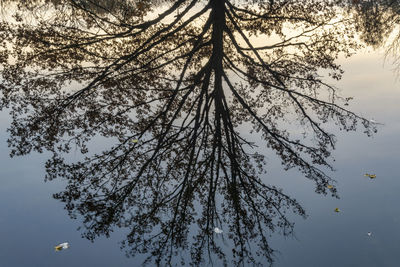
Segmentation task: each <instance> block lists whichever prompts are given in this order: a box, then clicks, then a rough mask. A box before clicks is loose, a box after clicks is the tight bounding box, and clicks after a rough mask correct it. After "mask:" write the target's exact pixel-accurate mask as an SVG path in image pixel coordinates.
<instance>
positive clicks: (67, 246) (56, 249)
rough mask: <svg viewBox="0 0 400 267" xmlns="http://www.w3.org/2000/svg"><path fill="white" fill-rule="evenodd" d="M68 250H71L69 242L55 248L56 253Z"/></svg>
mask: <svg viewBox="0 0 400 267" xmlns="http://www.w3.org/2000/svg"><path fill="white" fill-rule="evenodd" d="M67 248H69V244H68V243H67V242H65V243H61V244H59V245H57V246H55V247H54V249H55V251H60V250H63V249H67Z"/></svg>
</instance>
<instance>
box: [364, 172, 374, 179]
mask: <svg viewBox="0 0 400 267" xmlns="http://www.w3.org/2000/svg"><path fill="white" fill-rule="evenodd" d="M364 176H367V177H369V178H371V179H374V178H376V175H375V174H369V173H366V174H364Z"/></svg>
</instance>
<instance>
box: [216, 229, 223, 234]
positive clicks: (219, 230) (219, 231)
mask: <svg viewBox="0 0 400 267" xmlns="http://www.w3.org/2000/svg"><path fill="white" fill-rule="evenodd" d="M214 232H215V233H217V234H222V232H223V231H222V230H221V229H219V228H218V227H215V228H214Z"/></svg>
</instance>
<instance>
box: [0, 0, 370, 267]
mask: <svg viewBox="0 0 400 267" xmlns="http://www.w3.org/2000/svg"><path fill="white" fill-rule="evenodd" d="M5 2H7V1H5ZM45 2H46V3H45V4H43V5H42V4H41V5H39V4H38V2H29V3H20V4H19V5H18V7H17V8H15V12H14V13H13V14H12V15H13V19H8V20H7V21H5V20H4V21H3V22H2V23H1V24H0V27H1V37H2V38H3V39H4V40H5V41H4V42H3V44H2V52H1V62H2V63H3V64H2V75H1V78H2V80H3V82H2V85H1V91H2V101H1V107H2V108H5V107H10V108H11V114H12V116H13V121H12V125H11V127H10V129H9V131H10V139H9V145H10V146H11V147H12V151H11V155H13V156H14V155H24V154H27V153H30V152H31V151H32V150H34V151H39V152H42V151H44V150H48V151H51V152H52V153H53V156H52V158H51V159H49V160H48V162H47V163H46V168H47V179H49V180H51V179H54V178H57V177H62V178H65V179H66V180H67V181H68V186H67V188H66V189H65V190H64V191H63V192H60V193H58V194H55V198H57V199H60V200H61V201H63V202H65V203H66V208H67V210H68V211H69V212H70V215H71V217H73V218H76V217H78V216H79V217H82V218H83V220H84V236H85V237H87V238H89V239H91V240H93V239H94V238H95V237H96V236H99V235H107V236H108V235H109V234H110V232H111V231H112V230H113V229H114V228H115V227H124V228H129V229H130V233H129V234H128V235H127V238H126V240H125V241H124V242H123V247H124V248H125V250H126V251H127V254H128V255H132V256H134V255H136V254H137V253H144V254H147V255H149V258H148V261H154V262H155V263H157V264H158V265H172V264H173V263H174V262H176V260H177V259H176V258H175V256H178V255H179V253H180V252H182V251H187V250H188V249H189V251H190V254H191V259H192V265H195V266H197V265H199V264H200V263H203V262H204V261H205V255H208V259H209V260H212V259H213V258H214V259H215V256H213V255H216V257H218V258H219V259H220V260H221V261H222V262H223V263H224V265H228V262H227V258H228V259H233V263H234V264H235V265H244V264H245V263H253V264H261V262H262V258H264V259H267V261H268V262H269V263H272V262H273V249H272V248H271V247H270V245H269V242H268V240H269V235H270V233H271V232H272V231H275V230H276V229H280V231H281V232H282V233H283V234H285V235H287V234H291V233H292V230H293V224H292V223H291V222H290V221H289V220H288V219H287V217H286V212H287V211H290V210H291V211H293V212H295V213H298V214H299V215H301V216H305V211H304V210H303V208H302V207H301V206H300V205H299V204H298V203H297V201H296V200H295V199H293V198H291V197H290V196H288V195H286V194H284V193H283V192H282V190H280V189H278V188H276V187H274V186H271V185H268V181H267V180H263V179H261V178H260V177H261V174H262V173H263V172H264V171H265V168H264V166H265V158H264V155H262V154H259V153H256V152H255V151H256V150H255V145H254V143H252V142H251V140H248V139H246V138H244V137H243V135H242V134H241V133H240V132H239V131H238V127H239V126H243V125H247V126H248V127H251V128H252V129H249V132H250V131H254V133H255V136H261V139H262V140H263V141H264V142H263V146H264V145H265V146H266V147H268V148H269V149H271V150H273V151H275V152H276V154H277V155H278V156H279V157H280V159H281V162H282V164H283V165H284V167H285V168H286V169H289V168H293V167H296V168H298V169H299V170H301V171H302V172H303V173H304V175H305V177H307V178H308V179H311V180H312V181H314V182H315V185H316V192H317V193H322V194H326V193H327V192H329V191H330V193H331V194H332V195H333V196H337V193H336V188H335V187H331V186H330V187H329V188H328V187H327V186H328V185H329V184H332V182H333V180H332V178H330V177H329V176H328V175H326V173H325V172H323V171H322V169H320V168H321V167H320V166H322V167H327V168H328V169H329V168H332V167H331V165H330V164H329V162H328V159H329V157H330V151H331V150H332V149H333V148H334V145H335V138H334V136H333V135H332V134H331V133H329V132H327V131H326V130H325V129H324V124H326V123H332V122H334V123H335V124H336V125H337V126H338V127H339V128H340V129H343V130H346V131H349V130H355V129H356V125H357V124H358V123H362V125H363V127H364V129H365V132H366V133H367V134H368V135H369V134H371V133H372V132H373V131H374V130H375V128H374V125H372V123H371V122H370V121H368V120H366V119H364V118H361V117H359V116H358V115H357V114H355V113H353V112H351V111H349V110H347V109H346V108H345V107H343V104H345V102H346V99H345V98H342V97H340V96H339V95H338V94H337V92H336V89H335V88H334V87H333V86H331V85H329V84H328V83H327V82H326V81H324V80H323V79H322V77H321V76H320V75H319V71H320V70H323V69H324V70H327V71H328V73H329V75H330V77H332V78H334V79H340V77H341V74H342V71H341V69H340V66H339V65H337V64H336V63H335V60H336V58H337V57H338V55H339V54H340V53H343V54H345V55H350V54H351V53H352V52H354V50H355V49H356V48H357V44H356V42H355V41H354V40H353V39H352V38H351V36H353V34H354V31H355V29H354V27H353V26H354V24H353V23H352V22H351V21H350V20H348V19H338V18H337V14H338V12H337V11H338V8H340V6H342V4H341V2H340V1H318V0H307V1H273V0H270V1H252V2H251V3H249V2H248V1H234V0H231V1H228V0H213V1H200V0H191V1H187V0H186V1H185V0H178V1H162V2H160V3H159V5H158V6H157V7H154V6H153V5H152V1H145V0H142V1H117V2H118V3H119V4H112V3H113V2H115V1H104V0H103V1H92V0H58V1H45ZM260 40H262V43H261V44H258V43H259V42H260ZM287 123H291V124H293V125H296V126H297V127H300V128H303V129H304V132H305V135H304V136H303V137H302V136H299V135H298V134H296V133H294V132H290V131H289V130H288V128H287ZM256 133H258V134H259V135H257V134H256ZM94 137H104V138H107V139H111V140H114V141H115V145H113V146H112V147H109V148H107V147H104V150H103V151H102V152H100V153H96V154H95V153H90V151H89V149H88V143H90V141H91V140H92V139H93V138H94ZM74 147H76V148H79V149H80V151H81V153H82V154H83V155H86V156H85V157H84V158H83V159H82V160H79V161H74V162H71V161H69V160H68V159H67V158H68V154H69V153H70V152H71V150H73V148H74ZM195 225H196V226H197V227H196V228H193V226H195ZM215 227H219V228H222V229H223V230H224V234H223V236H224V237H225V238H227V240H229V242H230V243H232V247H233V248H232V249H231V250H226V249H224V248H223V246H221V240H220V239H219V237H218V235H217V234H216V233H215V232H214V231H213V230H214V228H215ZM193 229H195V230H193ZM254 251H256V253H254ZM182 260H184V259H182Z"/></svg>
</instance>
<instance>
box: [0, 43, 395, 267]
mask: <svg viewBox="0 0 400 267" xmlns="http://www.w3.org/2000/svg"><path fill="white" fill-rule="evenodd" d="M341 63H342V66H343V68H344V70H345V75H344V77H343V79H342V80H341V81H340V82H338V84H337V86H338V87H339V88H342V90H343V91H345V92H346V93H347V94H349V95H353V96H354V97H355V100H354V102H353V103H352V108H353V109H354V110H355V111H358V112H360V113H362V114H363V115H364V116H366V117H367V118H373V119H374V120H376V121H378V122H381V123H382V124H383V125H380V126H379V130H378V133H377V134H376V135H374V136H373V137H372V138H368V137H366V136H365V135H363V134H361V133H345V134H342V133H340V132H338V133H337V135H338V144H337V149H336V150H335V151H334V157H335V159H336V162H335V164H334V166H335V168H336V171H335V172H334V173H333V176H334V177H335V179H336V180H337V187H338V190H339V194H340V199H335V198H331V197H329V196H326V197H324V196H320V195H318V194H315V193H314V192H313V189H312V188H313V186H312V183H311V182H308V181H305V180H304V179H303V177H302V176H301V175H300V174H299V173H297V172H296V171H294V170H291V171H288V172H284V171H281V170H280V165H276V166H270V167H271V168H272V170H271V171H270V174H271V175H269V178H268V179H269V182H270V183H271V184H276V185H278V186H280V187H282V188H283V189H284V191H285V192H287V193H288V194H290V195H292V196H294V197H295V198H296V199H297V200H298V201H299V202H300V203H301V204H302V205H303V206H304V207H305V209H306V211H307V214H308V215H309V216H308V218H307V219H305V220H303V219H301V218H298V217H296V216H293V218H291V219H292V220H294V221H295V223H296V224H295V237H287V238H282V237H281V236H280V235H273V241H272V242H271V244H272V246H273V247H274V248H276V249H277V250H279V253H278V254H277V262H276V264H275V266H397V264H398V261H399V255H398V250H399V249H400V231H399V223H400V208H399V207H398V203H399V201H400V195H399V191H400V179H399V173H400V165H399V160H400V139H399V133H400V117H399V114H400V106H399V103H400V90H399V81H397V77H396V75H395V73H394V72H393V66H392V65H391V64H390V63H388V62H386V63H385V61H384V57H383V53H382V52H380V51H375V52H364V53H363V52H360V53H358V54H357V55H355V56H353V57H351V58H349V59H342V60H341ZM9 124H10V118H9V116H8V113H7V112H6V111H5V112H2V114H1V140H2V141H1V163H0V164H1V187H0V191H1V192H0V214H2V215H1V217H0V226H1V227H0V236H1V241H0V262H1V266H10V267H13V266H38V267H41V266H43V267H44V266H60V267H61V266H137V265H138V264H140V263H141V262H142V260H143V259H141V258H140V257H137V258H133V259H131V258H129V259H128V258H126V257H125V256H124V254H123V252H121V250H120V249H119V244H118V241H119V240H120V239H122V238H123V233H121V232H118V231H117V232H115V233H113V234H112V235H111V237H110V238H100V239H98V240H97V241H95V242H94V243H91V242H89V241H87V240H86V239H84V238H81V236H80V232H79V231H77V227H78V226H79V222H77V221H74V220H71V219H69V217H68V216H67V213H66V211H65V210H64V209H63V205H62V204H60V203H59V202H57V201H56V200H54V199H53V198H52V194H53V193H55V192H58V191H60V190H61V189H62V188H63V182H62V181H58V180H55V181H50V182H46V183H45V182H44V181H43V177H44V161H45V160H46V157H47V155H46V153H44V154H31V155H28V156H24V157H16V158H9V156H8V154H9V153H8V152H9V148H8V147H7V142H6V139H7V137H8V134H7V132H6V129H7V127H8V126H9ZM98 145H99V146H101V144H98ZM364 173H375V174H376V175H377V178H376V179H368V178H367V177H365V176H364ZM336 207H339V208H340V210H341V212H340V213H335V212H334V208H336ZM368 232H371V236H368V235H367V233H368ZM65 241H66V242H69V243H70V245H71V247H70V249H68V250H65V251H62V252H60V253H55V252H54V250H53V246H54V245H56V244H58V243H62V242H65Z"/></svg>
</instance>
